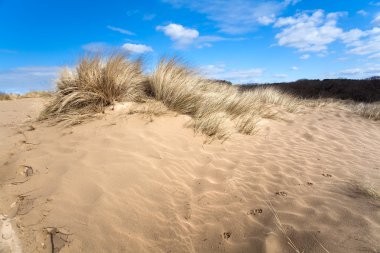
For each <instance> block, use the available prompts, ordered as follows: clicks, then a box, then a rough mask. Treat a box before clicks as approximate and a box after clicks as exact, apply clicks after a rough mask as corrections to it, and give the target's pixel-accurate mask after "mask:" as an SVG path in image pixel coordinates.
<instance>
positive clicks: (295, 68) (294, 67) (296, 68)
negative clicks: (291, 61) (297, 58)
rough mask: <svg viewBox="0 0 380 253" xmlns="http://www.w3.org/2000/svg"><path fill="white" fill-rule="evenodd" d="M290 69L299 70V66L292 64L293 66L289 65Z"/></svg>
mask: <svg viewBox="0 0 380 253" xmlns="http://www.w3.org/2000/svg"><path fill="white" fill-rule="evenodd" d="M290 69H291V70H293V71H297V70H299V68H298V67H296V66H293V67H291V68H290Z"/></svg>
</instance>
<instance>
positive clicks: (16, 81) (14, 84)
mask: <svg viewBox="0 0 380 253" xmlns="http://www.w3.org/2000/svg"><path fill="white" fill-rule="evenodd" d="M61 69H62V68H61V67H59V66H25V67H18V68H13V69H6V70H1V71H0V91H2V92H8V93H11V92H14V93H23V92H27V91H31V90H52V89H53V87H54V80H55V79H56V78H57V77H58V73H59V71H60V70H61Z"/></svg>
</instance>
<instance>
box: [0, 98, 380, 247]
mask: <svg viewBox="0 0 380 253" xmlns="http://www.w3.org/2000/svg"><path fill="white" fill-rule="evenodd" d="M43 102H44V100H43V99H21V100H14V101H0V136H1V139H2V142H1V143H0V148H1V153H0V159H1V160H0V162H1V168H0V214H1V215H4V219H3V220H2V221H0V222H1V223H2V224H0V227H1V226H4V224H8V225H7V226H8V227H9V226H11V227H12V228H13V230H14V231H15V233H13V235H14V236H12V237H10V236H7V235H9V233H8V234H6V233H5V232H4V231H3V230H1V232H2V233H3V234H2V239H0V252H3V251H4V252H19V251H17V249H18V247H19V248H20V249H21V250H22V252H52V245H54V247H55V251H54V252H58V251H60V252H270V253H275V252H297V250H298V251H299V252H379V251H380V246H379V240H380V212H379V210H380V209H379V208H380V199H379V198H378V197H377V196H376V192H377V193H378V192H379V189H380V173H379V172H380V171H379V170H380V152H379V150H380V122H378V121H371V120H368V119H365V118H362V117H360V116H358V115H355V114H353V113H352V112H350V111H348V110H347V111H346V110H344V109H337V108H333V107H332V106H326V107H323V108H317V109H312V110H311V109H310V111H308V112H307V113H304V114H297V115H296V114H289V115H286V120H276V121H273V120H266V121H262V122H261V123H260V124H261V125H260V131H259V132H258V133H257V134H255V135H253V136H246V135H240V134H233V135H232V136H231V137H230V138H229V139H228V140H226V141H225V142H223V143H220V141H214V142H212V143H210V144H206V143H205V137H204V136H202V135H194V132H193V130H192V129H190V128H186V127H185V125H186V124H187V122H188V121H189V119H190V118H189V117H188V116H183V115H182V116H175V115H166V116H161V117H158V118H154V120H153V121H152V122H150V121H149V120H147V119H143V118H142V117H141V116H139V115H128V114H126V113H125V110H127V107H123V106H120V107H118V108H120V109H118V110H114V111H111V110H109V111H106V113H105V115H104V117H102V118H100V119H98V120H94V121H90V122H88V123H86V124H82V125H79V126H75V127H70V128H63V127H60V126H59V125H58V126H54V127H51V126H47V125H45V124H42V123H36V122H33V119H35V117H36V116H37V115H38V112H39V111H40V109H41V108H42V103H43ZM283 118H285V117H283ZM372 193H373V194H372ZM5 215H6V216H5ZM5 217H6V218H5ZM276 217H277V218H278V219H276ZM7 231H9V230H7ZM18 244H19V245H18ZM12 245H13V246H12ZM291 245H293V247H292V246H291Z"/></svg>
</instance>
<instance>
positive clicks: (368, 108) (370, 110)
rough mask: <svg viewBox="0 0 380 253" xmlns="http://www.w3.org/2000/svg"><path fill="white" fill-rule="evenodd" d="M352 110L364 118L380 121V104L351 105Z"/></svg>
mask: <svg viewBox="0 0 380 253" xmlns="http://www.w3.org/2000/svg"><path fill="white" fill-rule="evenodd" d="M351 110H353V111H354V112H355V113H357V114H359V115H360V116H362V117H365V118H368V119H372V120H380V103H359V104H357V103H355V104H353V105H351Z"/></svg>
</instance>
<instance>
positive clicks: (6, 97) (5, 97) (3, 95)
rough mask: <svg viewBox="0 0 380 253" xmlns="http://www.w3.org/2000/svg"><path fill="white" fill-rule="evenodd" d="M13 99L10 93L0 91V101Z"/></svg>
mask: <svg viewBox="0 0 380 253" xmlns="http://www.w3.org/2000/svg"><path fill="white" fill-rule="evenodd" d="M11 99H12V97H11V96H10V95H9V94H7V93H3V92H0V101H2V100H11Z"/></svg>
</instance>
